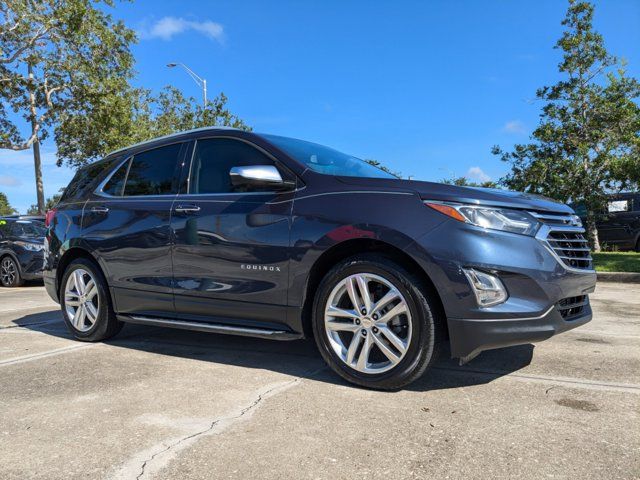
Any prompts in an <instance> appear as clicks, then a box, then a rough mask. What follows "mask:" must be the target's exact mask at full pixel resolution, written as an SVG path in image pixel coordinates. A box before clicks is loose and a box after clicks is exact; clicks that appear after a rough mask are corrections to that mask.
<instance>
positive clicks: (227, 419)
mask: <svg viewBox="0 0 640 480" xmlns="http://www.w3.org/2000/svg"><path fill="white" fill-rule="evenodd" d="M326 368H327V367H325V366H323V367H321V368H319V369H316V370H314V371H312V372H309V373H307V374H304V375H302V376H299V377H296V378H294V379H293V380H289V381H287V382H282V383H279V384H276V385H274V386H271V387H269V388H268V389H266V390H262V391H259V392H258V393H257V395H256V397H255V398H254V399H253V400H252V401H251V402H249V404H248V405H246V406H244V407H242V408H241V409H239V410H238V411H237V413H234V414H232V415H226V416H223V417H220V418H216V419H214V420H212V421H211V422H210V423H209V425H208V426H207V428H204V429H202V430H199V431H197V432H194V433H190V434H188V435H185V436H183V437H180V438H178V439H175V440H173V441H170V442H169V443H168V444H165V443H163V446H162V448H160V449H159V450H158V451H156V452H154V453H153V454H151V455H150V456H148V457H147V458H146V459H144V460H143V461H142V463H141V464H140V466H139V467H138V468H139V473H138V474H137V475H136V477H135V478H136V480H141V479H142V478H145V475H147V473H148V472H149V471H150V468H151V467H156V470H159V469H160V468H162V467H164V465H165V464H166V463H168V461H167V462H160V463H161V464H160V465H154V461H155V460H156V459H158V458H159V457H161V456H163V455H165V454H166V453H168V452H170V451H172V450H177V449H179V448H180V447H181V446H184V445H185V444H187V443H191V442H193V441H194V440H195V439H196V438H198V437H201V436H205V435H208V434H213V433H214V432H215V430H216V429H217V428H218V427H219V428H220V430H219V431H218V432H217V433H222V432H223V431H224V429H225V427H227V426H231V425H232V424H234V423H235V422H237V421H239V420H241V419H242V418H243V417H245V416H247V415H250V414H252V413H253V411H254V410H255V409H256V408H258V407H259V406H260V404H261V403H263V402H264V400H266V399H267V398H268V397H271V396H273V395H275V394H277V393H280V392H282V391H285V390H288V389H289V388H291V387H293V386H295V385H297V384H299V383H300V382H301V381H302V379H303V378H309V377H312V376H314V375H315V374H317V373H319V372H320V371H322V370H325V369H326ZM123 473H124V472H123ZM125 477H126V475H125ZM129 478H130V477H129Z"/></svg>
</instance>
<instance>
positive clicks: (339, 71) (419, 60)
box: [0, 0, 640, 211]
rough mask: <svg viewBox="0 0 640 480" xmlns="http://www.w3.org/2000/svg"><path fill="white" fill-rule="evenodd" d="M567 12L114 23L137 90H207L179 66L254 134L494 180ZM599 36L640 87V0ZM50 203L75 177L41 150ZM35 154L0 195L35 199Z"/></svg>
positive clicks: (278, 14) (231, 6)
mask: <svg viewBox="0 0 640 480" xmlns="http://www.w3.org/2000/svg"><path fill="white" fill-rule="evenodd" d="M566 6H567V4H566V3H565V2H564V1H560V0H546V1H541V0H530V1H524V0H522V1H508V0H501V1H499V0H492V1H485V2H481V1H471V0H467V1H456V2H451V1H444V0H441V1H429V2H425V1H393V2H392V1H388V2H382V1H373V0H369V1H349V2H344V1H333V0H325V1H322V2H320V1H315V2H311V1H271V2H264V1H209V2H205V1H198V0H191V1H189V0H187V1H181V2H173V1H160V0H156V1H150V0H138V1H134V2H132V3H122V4H117V5H116V8H115V9H112V10H111V11H112V13H113V15H114V16H115V17H117V18H122V19H123V20H125V22H126V23H127V24H128V25H129V26H130V27H132V28H134V29H136V30H137V31H138V32H139V35H140V41H139V43H138V44H137V45H135V46H134V48H133V52H134V54H135V57H136V60H137V66H136V69H137V71H138V75H137V78H136V83H137V84H139V85H144V86H145V87H148V88H152V89H160V88H162V87H163V86H164V85H167V84H172V85H174V86H177V87H179V88H180V89H182V90H183V91H184V92H185V93H186V94H189V95H193V96H199V95H200V91H199V89H198V87H197V86H196V84H195V83H193V81H192V80H191V79H190V78H189V77H188V76H187V74H186V73H185V72H184V71H181V70H179V69H168V68H166V66H165V65H166V63H168V62H172V61H177V62H184V63H185V64H187V65H189V66H190V67H191V68H192V69H193V70H195V71H196V72H197V73H198V74H199V75H200V76H202V77H204V78H206V79H207V81H208V86H209V93H210V96H211V95H215V94H216V93H218V92H220V91H224V92H225V94H227V96H228V97H229V106H230V108H231V109H232V111H233V112H234V113H236V114H238V115H239V116H240V117H241V118H243V119H244V120H245V121H246V122H247V123H249V124H250V125H251V126H253V127H254V130H256V131H259V132H269V133H277V134H281V135H289V136H294V137H299V138H304V139H308V140H312V141H316V142H320V143H324V144H327V145H330V146H333V147H335V148H338V149H340V150H343V151H346V152H348V153H351V154H354V155H357V156H360V157H363V158H374V159H377V160H379V161H381V162H382V163H384V164H385V165H387V166H388V167H390V168H391V169H393V170H396V171H400V172H401V173H402V174H403V175H405V176H406V175H412V176H413V177H414V178H416V179H422V180H440V179H442V178H445V177H451V176H454V175H455V176H460V175H467V176H469V177H471V178H473V179H475V180H484V179H498V178H499V177H501V176H502V175H504V174H505V173H506V172H507V169H508V167H507V165H505V164H503V163H502V162H500V161H499V160H498V159H497V158H495V157H493V156H492V155H491V153H490V148H491V146H492V145H494V144H499V145H501V146H503V147H509V146H511V145H513V144H514V143H517V142H523V141H526V140H527V138H528V136H529V134H530V132H531V131H532V130H533V128H534V127H535V125H536V124H537V121H538V114H539V111H540V106H541V105H540V104H539V103H538V102H535V101H533V99H534V95H535V91H536V88H538V87H540V86H542V85H548V84H552V83H554V82H555V81H557V79H558V78H559V77H558V73H557V64H558V61H559V60H560V54H559V52H558V51H557V50H553V49H552V46H553V45H554V43H555V42H556V40H557V39H558V38H559V36H560V34H561V32H562V27H561V25H560V21H561V20H562V18H563V16H564V13H565V10H566ZM595 26H596V29H597V30H598V31H599V32H600V33H602V34H603V35H604V37H605V42H606V46H607V48H608V49H609V51H610V52H611V53H613V54H616V55H618V56H620V57H624V58H625V59H627V61H628V62H629V64H628V72H629V74H632V75H634V76H636V77H640V2H638V1H637V0H608V1H598V2H596V16H595ZM43 150H44V164H45V165H44V181H45V194H46V195H47V196H49V195H51V194H53V193H55V192H56V191H57V190H58V189H59V188H61V187H64V186H65V185H66V183H67V182H68V181H69V179H70V178H71V176H72V174H73V172H72V171H71V170H69V169H67V168H58V167H55V145H53V144H52V142H51V141H47V142H46V143H45V144H44V148H43ZM33 178H34V175H33V162H32V159H31V153H30V152H21V153H14V152H8V151H0V191H4V192H6V193H7V194H8V196H9V200H10V202H11V203H12V204H13V205H14V206H15V207H17V208H18V209H19V210H21V211H24V210H26V208H27V207H28V206H29V205H30V204H32V203H34V202H35V187H34V184H33V183H34V181H33Z"/></svg>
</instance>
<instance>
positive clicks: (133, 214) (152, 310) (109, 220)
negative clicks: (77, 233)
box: [82, 143, 188, 316]
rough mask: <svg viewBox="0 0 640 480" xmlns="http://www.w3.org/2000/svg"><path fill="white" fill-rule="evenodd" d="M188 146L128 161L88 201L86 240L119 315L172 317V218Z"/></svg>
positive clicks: (174, 146)
mask: <svg viewBox="0 0 640 480" xmlns="http://www.w3.org/2000/svg"><path fill="white" fill-rule="evenodd" d="M187 145H188V144H187V143H175V144H172V145H167V146H164V147H159V148H155V149H153V150H147V151H145V152H141V153H137V154H136V155H135V156H132V157H129V158H128V159H126V160H125V161H124V162H123V163H122V164H121V165H120V167H119V168H118V169H117V170H116V171H115V172H114V173H113V174H112V175H111V177H110V178H109V179H108V180H107V182H106V183H105V184H104V186H103V187H102V188H101V189H100V191H98V192H96V193H95V195H94V196H93V197H92V198H91V199H90V200H89V201H88V202H87V204H86V205H85V208H84V215H83V220H82V221H83V235H82V236H83V238H84V239H85V240H86V242H87V243H88V247H89V249H90V250H91V251H92V252H94V254H95V255H96V257H97V258H98V261H99V262H100V264H101V266H102V268H103V271H104V272H105V275H106V276H107V282H108V283H109V286H110V287H111V292H112V296H113V300H114V302H115V308H116V311H117V312H118V313H122V314H138V315H152V316H172V315H173V313H174V308H173V288H172V281H173V275H172V270H171V243H172V236H171V228H170V215H171V205H172V203H173V199H174V198H175V196H176V194H177V192H178V180H177V179H178V178H179V176H180V172H181V169H182V162H181V161H180V160H181V158H182V156H183V155H184V152H185V150H186V146H187Z"/></svg>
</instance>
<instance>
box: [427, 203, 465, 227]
mask: <svg viewBox="0 0 640 480" xmlns="http://www.w3.org/2000/svg"><path fill="white" fill-rule="evenodd" d="M425 205H426V206H428V207H431V208H433V209H434V210H437V211H439V212H440V213H444V214H445V215H446V216H447V217H451V218H453V219H455V220H458V221H460V222H466V221H467V220H466V219H465V218H464V216H463V215H462V214H461V213H460V212H459V211H457V210H456V209H455V208H453V207H450V206H449V205H445V204H443V203H427V202H425Z"/></svg>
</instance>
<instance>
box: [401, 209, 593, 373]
mask: <svg viewBox="0 0 640 480" xmlns="http://www.w3.org/2000/svg"><path fill="white" fill-rule="evenodd" d="M407 253H409V254H410V255H412V256H413V257H414V258H415V259H416V260H417V261H418V262H419V263H420V264H421V266H422V267H423V268H424V270H425V271H426V272H427V274H428V275H429V277H430V278H431V280H432V281H433V283H434V286H435V288H436V290H437V291H438V294H439V295H440V299H441V300H442V305H443V308H444V311H445V314H446V317H447V326H448V331H449V339H450V344H451V356H452V357H456V358H460V359H462V361H463V362H464V361H468V360H470V359H471V358H473V357H474V356H475V355H477V354H478V353H480V352H482V351H483V350H490V349H494V348H501V347H507V346H512V345H520V344H525V343H530V342H537V341H541V340H545V339H547V338H549V337H551V336H553V335H555V334H557V333H561V332H564V331H566V330H570V329H572V328H575V327H578V326H580V325H583V324H585V323H587V322H588V321H589V320H591V317H592V311H591V306H590V305H589V303H588V297H587V295H588V294H589V293H591V292H593V291H594V289H595V284H596V274H595V272H594V271H590V270H584V271H580V272H579V271H575V270H573V271H572V270H569V269H567V268H565V267H564V266H563V265H562V264H561V263H560V262H559V261H558V259H556V258H555V257H554V256H553V255H552V253H551V252H550V251H549V249H547V248H546V247H545V245H544V244H543V243H542V242H541V241H540V240H538V239H536V238H534V237H529V236H524V235H516V234H510V233H505V232H497V231H488V230H485V229H481V228H478V227H474V226H470V225H468V224H463V223H461V222H457V221H455V220H450V221H446V222H444V223H443V224H441V225H440V226H438V227H437V228H436V229H434V230H433V231H431V232H430V233H429V234H427V235H426V236H424V237H422V238H421V239H419V240H418V241H417V242H416V243H414V244H413V245H412V246H411V247H410V248H409V249H408V251H407ZM463 268H476V269H479V270H484V271H487V272H490V273H492V274H494V275H496V276H498V277H499V278H500V280H501V281H502V283H503V284H504V286H505V287H506V289H507V292H508V294H509V298H508V299H507V301H506V302H504V303H502V304H500V305H496V306H493V307H487V308H481V307H479V306H478V304H477V302H476V298H475V294H474V293H473V290H472V288H471V285H470V284H469V281H468V279H467V278H466V276H465V274H464V272H463ZM576 297H581V298H583V300H584V301H583V303H585V305H583V306H582V308H581V309H580V310H579V312H577V313H576V314H572V315H570V316H568V317H567V318H564V317H563V316H562V315H561V313H560V312H561V310H562V306H561V305H560V303H561V302H566V301H567V300H568V299H572V298H576Z"/></svg>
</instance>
